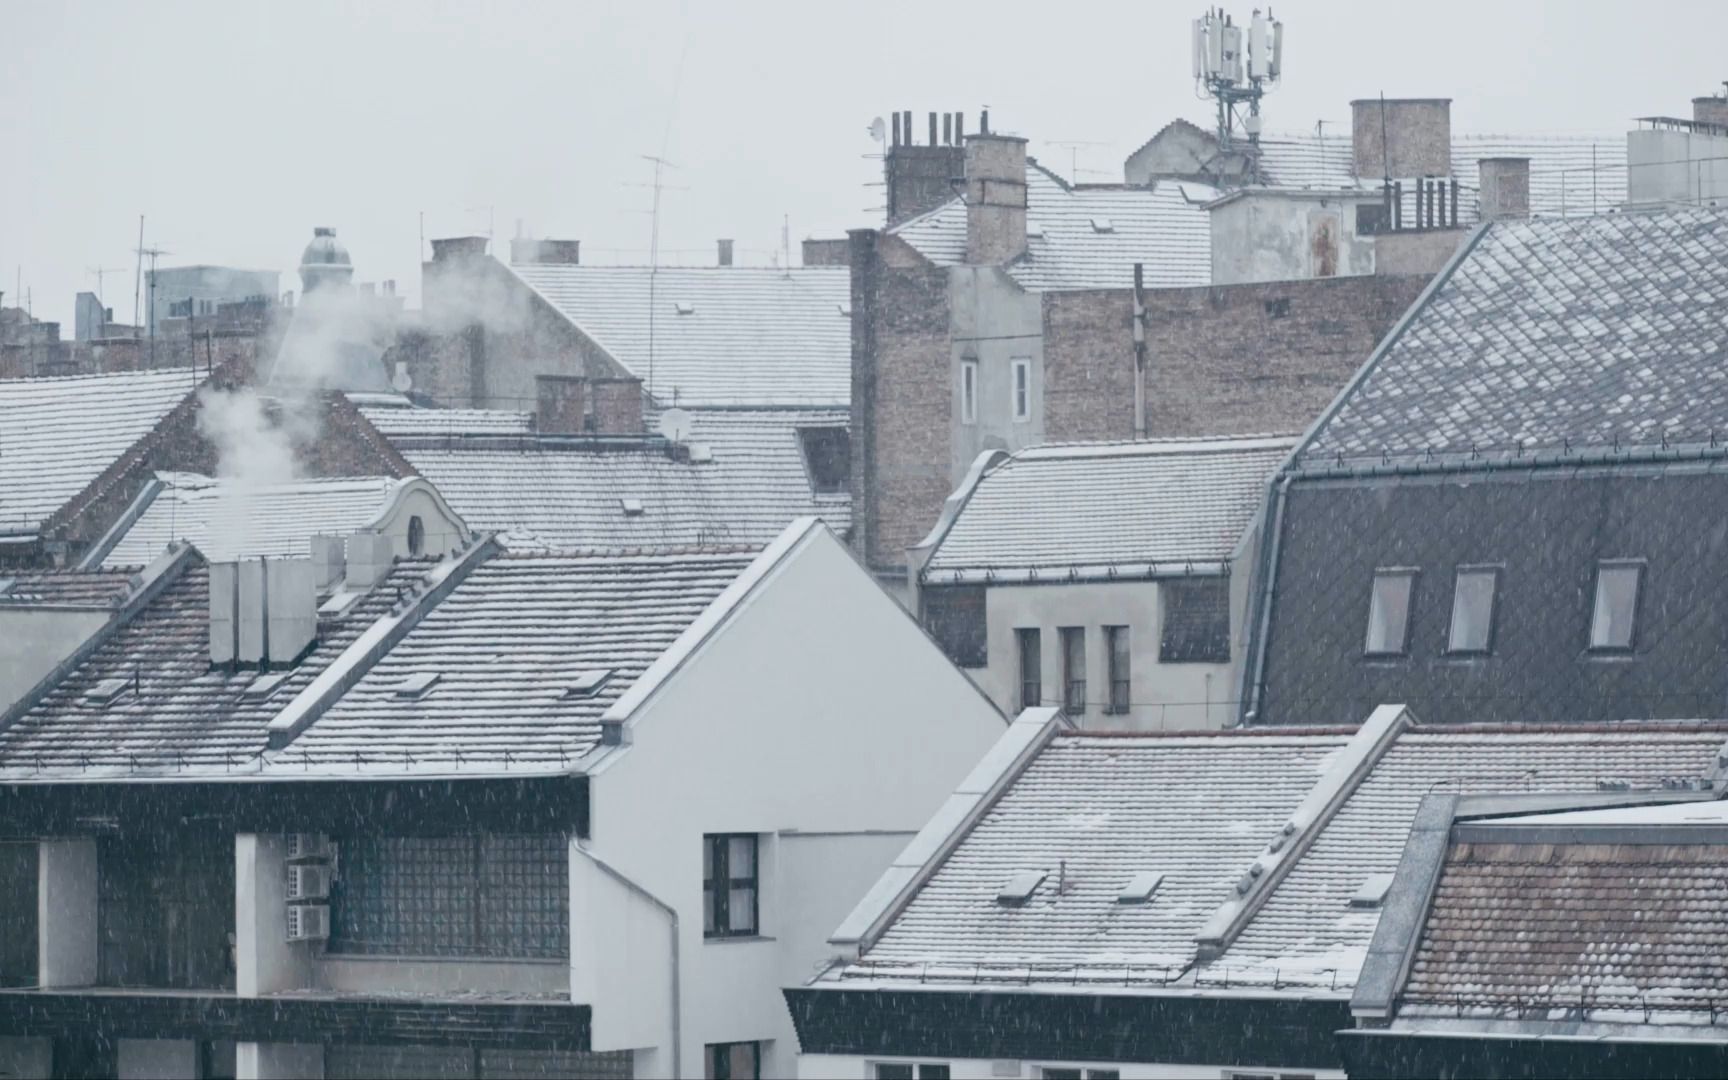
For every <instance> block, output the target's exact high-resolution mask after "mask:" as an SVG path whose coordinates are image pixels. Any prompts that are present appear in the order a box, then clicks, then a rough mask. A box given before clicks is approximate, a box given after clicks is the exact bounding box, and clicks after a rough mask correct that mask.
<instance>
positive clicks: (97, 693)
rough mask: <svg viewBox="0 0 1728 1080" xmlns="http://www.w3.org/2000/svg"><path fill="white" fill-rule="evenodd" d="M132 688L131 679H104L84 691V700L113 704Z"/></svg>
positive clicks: (97, 703) (93, 702)
mask: <svg viewBox="0 0 1728 1080" xmlns="http://www.w3.org/2000/svg"><path fill="white" fill-rule="evenodd" d="M131 688H132V680H131V679H103V680H102V681H101V682H99V683H97V684H96V685H95V686H92V687H91V688H90V689H88V690H86V691H84V700H85V701H86V702H88V703H90V704H91V705H112V704H114V702H116V701H118V700H120V698H122V697H124V696H125V694H126V691H128V690H130V689H131Z"/></svg>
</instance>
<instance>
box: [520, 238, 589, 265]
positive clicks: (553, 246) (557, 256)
mask: <svg viewBox="0 0 1728 1080" xmlns="http://www.w3.org/2000/svg"><path fill="white" fill-rule="evenodd" d="M510 261H511V262H512V263H514V264H516V265H517V266H578V265H580V264H581V262H582V241H580V240H532V239H529V238H527V237H517V238H516V239H514V240H512V241H510Z"/></svg>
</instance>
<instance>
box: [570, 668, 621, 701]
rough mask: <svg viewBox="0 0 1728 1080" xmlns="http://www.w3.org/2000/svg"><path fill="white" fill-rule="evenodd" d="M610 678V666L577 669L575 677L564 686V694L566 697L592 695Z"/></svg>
mask: <svg viewBox="0 0 1728 1080" xmlns="http://www.w3.org/2000/svg"><path fill="white" fill-rule="evenodd" d="M611 678H612V669H611V668H602V669H599V670H597V671H578V672H577V673H576V678H574V679H572V680H571V682H570V685H569V686H567V687H565V688H564V696H565V697H567V698H585V697H593V696H594V695H595V694H597V693H599V692H600V688H601V687H602V686H605V685H606V682H607V680H609V679H611Z"/></svg>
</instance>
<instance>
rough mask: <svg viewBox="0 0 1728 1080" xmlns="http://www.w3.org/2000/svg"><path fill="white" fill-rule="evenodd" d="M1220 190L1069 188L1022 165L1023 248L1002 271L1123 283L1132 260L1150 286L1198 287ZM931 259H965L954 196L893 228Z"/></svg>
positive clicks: (1040, 278) (1050, 287) (1073, 285)
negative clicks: (1209, 208) (1210, 211)
mask: <svg viewBox="0 0 1728 1080" xmlns="http://www.w3.org/2000/svg"><path fill="white" fill-rule="evenodd" d="M1218 194H1219V192H1218V191H1217V190H1216V189H1214V188H1210V187H1207V186H1206V185H1205V184H1196V183H1178V182H1175V181H1165V182H1161V183H1159V184H1157V185H1155V186H1153V187H1151V188H1145V187H1118V186H1114V185H1112V186H1108V187H1103V186H1099V187H1089V186H1085V185H1081V186H1078V187H1076V186H1071V185H1069V184H1067V183H1065V182H1063V181H1062V180H1061V179H1059V178H1058V177H1057V176H1056V175H1055V174H1054V173H1051V172H1050V171H1048V170H1047V169H1044V168H1043V167H1041V166H1039V165H1037V164H1036V163H1028V164H1027V166H1026V232H1027V240H1026V254H1025V255H1024V256H1022V257H1021V258H1019V259H1017V260H1015V261H1014V262H1013V263H1010V264H1009V265H1008V267H1007V270H1008V273H1009V275H1010V276H1012V277H1013V278H1014V280H1015V281H1017V282H1019V283H1020V284H1021V285H1022V286H1024V287H1025V288H1027V289H1033V290H1038V291H1044V292H1051V291H1057V290H1062V289H1125V288H1128V287H1129V286H1131V285H1133V284H1134V264H1135V263H1137V262H1139V263H1144V264H1145V275H1146V284H1147V285H1149V286H1176V285H1205V284H1207V283H1208V282H1210V281H1211V280H1212V227H1211V224H1210V222H1209V221H1208V220H1207V216H1206V210H1205V204H1206V203H1208V202H1211V201H1212V200H1213V199H1216V198H1217V197H1218ZM889 232H891V233H893V234H894V235H896V236H898V237H900V238H901V239H902V240H905V241H906V242H907V243H909V244H911V245H912V246H913V247H914V248H916V249H917V250H918V252H919V253H920V254H922V255H923V256H924V257H925V258H927V259H929V260H930V261H931V262H933V263H936V264H937V265H938V266H958V265H960V264H962V263H964V262H965V261H966V207H965V205H964V203H962V202H961V201H960V200H958V199H956V200H954V201H952V202H948V203H945V204H943V205H942V206H939V207H937V208H936V209H934V210H932V211H930V212H929V213H926V214H922V215H920V216H918V217H915V218H912V219H910V220H908V221H904V222H901V223H900V224H899V225H896V226H894V227H893V228H892V229H890V230H889Z"/></svg>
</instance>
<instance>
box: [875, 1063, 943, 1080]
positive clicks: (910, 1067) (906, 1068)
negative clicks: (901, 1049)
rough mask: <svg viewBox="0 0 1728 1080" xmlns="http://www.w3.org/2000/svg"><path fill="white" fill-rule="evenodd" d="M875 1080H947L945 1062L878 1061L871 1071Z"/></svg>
mask: <svg viewBox="0 0 1728 1080" xmlns="http://www.w3.org/2000/svg"><path fill="white" fill-rule="evenodd" d="M871 1075H873V1076H874V1077H875V1078H876V1080H948V1077H949V1075H950V1073H949V1069H948V1065H947V1063H946V1062H940V1061H878V1062H877V1063H876V1067H875V1069H874V1070H873V1071H872V1073H871Z"/></svg>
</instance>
